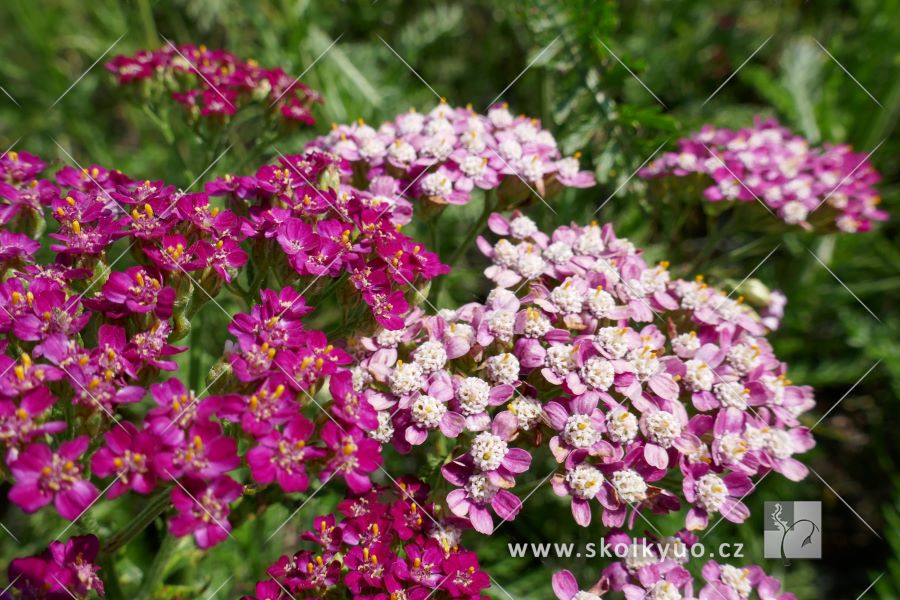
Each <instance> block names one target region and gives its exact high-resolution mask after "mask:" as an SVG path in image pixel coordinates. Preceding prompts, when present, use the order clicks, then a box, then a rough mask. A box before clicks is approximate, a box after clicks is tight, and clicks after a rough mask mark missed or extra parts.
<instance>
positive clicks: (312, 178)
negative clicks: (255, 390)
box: [206, 151, 450, 329]
mask: <svg viewBox="0 0 900 600" xmlns="http://www.w3.org/2000/svg"><path fill="white" fill-rule="evenodd" d="M341 164H342V161H340V160H339V159H337V158H335V157H334V155H332V154H326V153H323V152H318V151H309V152H307V153H306V154H304V155H300V156H284V157H281V159H280V160H279V163H278V164H275V165H266V166H263V167H262V168H260V169H259V170H258V171H257V173H256V175H251V176H230V175H229V176H225V177H223V178H220V179H216V180H214V181H212V182H210V183H208V184H207V185H206V190H207V192H208V193H209V194H210V195H213V196H223V197H224V198H225V200H226V203H227V204H228V206H229V207H231V208H232V209H233V210H234V211H235V212H236V213H237V214H239V215H241V216H242V217H243V219H242V222H241V231H242V233H243V234H244V235H246V236H247V237H249V238H252V240H253V244H252V248H253V250H252V251H253V253H254V256H255V257H257V258H258V261H257V262H258V263H260V264H265V265H267V266H269V268H271V269H272V270H273V271H274V272H275V274H276V278H277V279H278V281H280V282H286V281H289V280H290V279H292V276H293V275H294V274H296V275H301V276H304V277H306V278H307V279H311V280H312V281H318V280H319V279H320V278H326V279H339V278H340V277H341V276H344V275H345V276H346V277H347V278H348V279H349V281H350V282H351V284H352V286H353V288H354V289H355V290H356V291H357V292H358V293H359V294H360V296H361V297H362V299H363V300H364V301H365V303H366V304H367V305H368V306H369V308H370V311H371V314H372V316H373V317H374V318H375V320H376V321H378V323H379V324H380V325H381V326H383V327H386V328H388V329H396V328H397V327H400V326H401V325H402V323H403V315H404V314H406V312H408V310H409V304H408V302H407V300H406V298H405V296H406V295H412V294H415V293H416V292H415V291H414V289H413V287H414V286H415V285H417V284H422V283H423V282H424V281H427V280H429V279H432V278H434V277H436V276H438V275H441V274H444V273H447V272H448V271H449V270H450V269H449V267H448V266H447V265H444V264H442V263H441V262H440V259H439V258H438V256H437V255H436V254H434V253H433V252H429V251H428V250H426V249H425V247H424V245H423V244H421V243H419V242H416V241H415V240H413V239H411V238H410V237H408V236H406V235H405V234H403V233H401V232H400V228H401V227H402V226H403V225H405V224H407V223H409V221H410V219H411V218H412V210H411V206H410V204H409V202H408V201H407V200H406V199H404V198H403V197H402V196H401V195H400V190H399V189H398V188H397V186H396V182H394V181H392V180H390V178H384V180H382V181H380V182H376V184H374V185H373V186H372V187H371V188H370V190H369V191H360V190H357V189H356V188H353V187H351V186H349V185H345V184H342V183H340V179H339V176H338V173H339V171H340V169H341ZM301 289H303V288H301Z"/></svg>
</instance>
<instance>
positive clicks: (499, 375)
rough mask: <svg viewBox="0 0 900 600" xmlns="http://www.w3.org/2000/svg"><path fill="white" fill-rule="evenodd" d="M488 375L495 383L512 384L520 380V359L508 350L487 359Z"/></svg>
mask: <svg viewBox="0 0 900 600" xmlns="http://www.w3.org/2000/svg"><path fill="white" fill-rule="evenodd" d="M486 365H487V372H488V377H490V379H491V381H494V382H495V383H501V384H502V383H507V384H512V383H515V382H516V381H518V380H519V359H518V358H516V357H515V356H514V355H512V354H510V353H509V352H506V353H504V354H498V355H497V356H492V357H490V358H489V359H487V363H486Z"/></svg>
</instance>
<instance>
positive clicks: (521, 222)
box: [509, 215, 539, 240]
mask: <svg viewBox="0 0 900 600" xmlns="http://www.w3.org/2000/svg"><path fill="white" fill-rule="evenodd" d="M538 231H539V230H538V227H537V225H536V224H535V222H534V221H532V220H531V219H529V218H528V217H526V216H524V215H520V216H518V217H516V218H515V219H513V220H512V221H510V222H509V233H510V234H511V235H512V236H513V237H514V238H516V239H519V240H524V239H525V238H529V237H531V236H533V235H534V234H536V233H538Z"/></svg>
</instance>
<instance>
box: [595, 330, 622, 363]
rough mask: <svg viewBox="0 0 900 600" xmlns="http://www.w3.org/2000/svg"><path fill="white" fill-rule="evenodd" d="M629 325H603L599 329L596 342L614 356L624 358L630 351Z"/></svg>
mask: <svg viewBox="0 0 900 600" xmlns="http://www.w3.org/2000/svg"><path fill="white" fill-rule="evenodd" d="M629 331H630V330H629V329H628V328H627V327H603V328H601V329H598V330H597V334H596V335H595V336H594V342H595V343H596V344H597V345H598V346H599V347H600V348H601V349H602V350H603V351H604V352H606V353H607V354H609V355H610V356H611V357H612V358H622V357H623V356H625V354H626V353H627V352H628V340H626V339H625V336H626V334H628V332H629Z"/></svg>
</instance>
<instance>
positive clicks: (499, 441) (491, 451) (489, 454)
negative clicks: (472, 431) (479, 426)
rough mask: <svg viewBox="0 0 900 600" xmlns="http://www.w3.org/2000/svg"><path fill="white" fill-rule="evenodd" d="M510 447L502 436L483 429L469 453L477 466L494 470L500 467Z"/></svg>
mask: <svg viewBox="0 0 900 600" xmlns="http://www.w3.org/2000/svg"><path fill="white" fill-rule="evenodd" d="M508 451H509V448H508V447H507V445H506V442H505V441H504V440H503V438H501V437H500V436H497V435H494V434H493V433H491V432H489V431H483V432H481V433H479V434H478V435H476V436H475V439H474V440H472V447H471V448H470V449H469V454H471V455H472V461H473V462H474V463H475V466H476V467H478V468H479V469H480V470H482V471H494V470H495V469H498V468H500V465H501V464H502V463H503V459H504V458H506V453H507V452H508Z"/></svg>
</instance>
